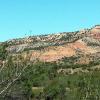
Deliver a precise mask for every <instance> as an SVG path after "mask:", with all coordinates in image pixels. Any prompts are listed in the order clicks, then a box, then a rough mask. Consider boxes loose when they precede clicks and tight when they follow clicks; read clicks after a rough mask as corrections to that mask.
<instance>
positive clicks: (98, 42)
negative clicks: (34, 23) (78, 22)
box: [0, 25, 100, 100]
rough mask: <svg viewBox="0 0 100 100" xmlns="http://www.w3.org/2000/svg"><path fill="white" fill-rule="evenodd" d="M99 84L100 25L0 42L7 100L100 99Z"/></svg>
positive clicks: (1, 82) (1, 93)
mask: <svg viewBox="0 0 100 100" xmlns="http://www.w3.org/2000/svg"><path fill="white" fill-rule="evenodd" d="M84 73H85V74H84ZM92 78H93V79H92ZM99 81H100V25H95V26H94V27H92V28H90V29H84V30H80V31H75V32H62V33H57V34H56V33H55V34H49V35H39V36H29V37H25V38H19V39H13V40H9V41H5V42H2V43H0V97H1V98H2V99H4V98H5V99H4V100H11V99H12V100H15V99H16V100H32V99H34V100H99V99H100V96H99V95H98V94H99V93H100V91H99V89H100V86H99ZM95 82H97V83H96V84H95ZM87 86H88V87H87ZM96 86H97V87H96ZM36 91H37V92H36ZM35 92H36V93H35ZM77 94H79V97H78V95H77ZM9 98H10V99H9ZM91 98H92V99H91Z"/></svg>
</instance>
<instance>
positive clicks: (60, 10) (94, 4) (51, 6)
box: [0, 0, 100, 41]
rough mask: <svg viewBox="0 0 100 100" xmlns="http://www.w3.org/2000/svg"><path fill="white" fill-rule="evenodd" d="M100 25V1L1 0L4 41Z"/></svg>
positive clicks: (0, 25)
mask: <svg viewBox="0 0 100 100" xmlns="http://www.w3.org/2000/svg"><path fill="white" fill-rule="evenodd" d="M95 24H100V0H0V41H5V40H8V39H12V38H18V37H24V36H28V35H39V34H47V33H56V32H65V31H66V32H68V31H76V30H80V29H83V28H88V27H92V26H94V25H95Z"/></svg>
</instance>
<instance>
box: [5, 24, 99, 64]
mask: <svg viewBox="0 0 100 100" xmlns="http://www.w3.org/2000/svg"><path fill="white" fill-rule="evenodd" d="M6 43H7V44H8V45H9V46H8V47H7V48H6V49H7V51H8V52H9V53H10V54H11V55H17V54H20V55H21V54H23V52H24V54H25V56H26V58H27V56H28V58H29V59H30V61H35V60H37V59H38V60H40V61H44V62H52V61H58V60H60V59H62V58H64V57H72V56H80V59H79V61H78V62H80V63H81V62H84V63H85V62H89V60H90V59H91V55H92V56H93V57H92V58H93V59H94V58H98V59H100V55H98V53H99V52H100V25H96V26H95V27H93V28H91V29H84V30H81V31H76V32H63V33H57V34H50V35H42V36H30V37H27V38H22V39H21V38H20V39H13V40H10V41H6ZM93 59H92V60H93ZM83 60H84V61H83ZM85 60H86V61H85ZM90 61H91V60H90Z"/></svg>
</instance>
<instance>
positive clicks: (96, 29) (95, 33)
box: [91, 25, 100, 39]
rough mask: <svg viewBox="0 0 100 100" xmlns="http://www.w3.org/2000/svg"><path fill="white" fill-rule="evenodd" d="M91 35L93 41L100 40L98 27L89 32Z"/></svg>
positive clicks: (99, 26)
mask: <svg viewBox="0 0 100 100" xmlns="http://www.w3.org/2000/svg"><path fill="white" fill-rule="evenodd" d="M91 35H92V36H93V37H94V38H95V39H100V25H97V26H95V27H94V28H93V29H92V30H91Z"/></svg>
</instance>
